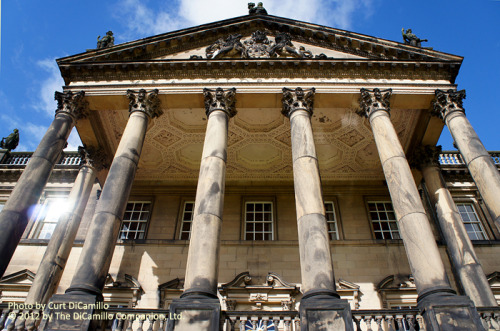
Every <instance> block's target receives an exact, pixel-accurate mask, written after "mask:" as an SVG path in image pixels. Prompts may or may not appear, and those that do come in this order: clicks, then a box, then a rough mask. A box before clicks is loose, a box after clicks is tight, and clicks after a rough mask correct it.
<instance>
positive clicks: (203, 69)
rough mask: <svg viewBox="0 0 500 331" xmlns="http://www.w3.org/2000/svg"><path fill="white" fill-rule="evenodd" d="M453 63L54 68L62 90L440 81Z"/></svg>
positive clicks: (246, 62) (159, 63)
mask: <svg viewBox="0 0 500 331" xmlns="http://www.w3.org/2000/svg"><path fill="white" fill-rule="evenodd" d="M459 67H460V63H459V62H414V61H389V60H363V59H343V60H342V59H223V60H196V59H193V60H156V61H135V62H121V61H118V62H106V63H73V64H64V65H60V70H61V73H62V76H63V78H64V80H65V83H66V84H69V83H70V82H78V81H92V82H96V81H97V82H98V81H112V80H118V81H120V80H138V79H155V80H157V79H196V78H200V79H214V78H264V79H265V78H315V79H318V78H353V79H405V80H436V81H439V80H444V81H450V82H451V83H454V80H455V77H456V76H457V74H458V69H459Z"/></svg>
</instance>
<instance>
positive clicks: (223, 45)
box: [205, 30, 327, 59]
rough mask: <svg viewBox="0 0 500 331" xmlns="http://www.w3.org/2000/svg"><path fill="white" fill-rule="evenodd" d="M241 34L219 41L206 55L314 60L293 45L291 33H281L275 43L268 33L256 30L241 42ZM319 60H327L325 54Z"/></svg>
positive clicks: (300, 48)
mask: <svg viewBox="0 0 500 331" xmlns="http://www.w3.org/2000/svg"><path fill="white" fill-rule="evenodd" d="M241 38H242V36H241V34H232V35H230V36H228V37H227V38H226V39H225V40H224V39H223V38H220V39H218V40H217V41H216V42H215V43H213V44H212V45H210V46H209V47H207V49H206V50H205V53H206V54H207V59H218V58H273V57H295V58H301V59H302V58H304V59H312V58H313V54H312V53H311V51H308V50H306V49H305V48H304V46H300V47H299V49H297V48H296V47H295V46H294V45H293V43H292V36H291V35H290V34H289V33H286V32H281V33H279V34H277V35H276V36H275V38H274V41H270V40H269V38H268V35H267V33H266V32H264V31H261V30H256V31H255V32H253V33H252V36H251V38H250V39H248V40H246V41H244V42H243V43H242V42H241ZM316 57H317V58H319V59H326V58H327V56H326V55H325V54H320V55H317V56H316Z"/></svg>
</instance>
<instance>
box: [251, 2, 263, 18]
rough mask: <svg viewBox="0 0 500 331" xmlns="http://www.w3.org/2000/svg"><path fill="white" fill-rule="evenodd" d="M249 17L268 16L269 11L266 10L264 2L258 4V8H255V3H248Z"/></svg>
mask: <svg viewBox="0 0 500 331" xmlns="http://www.w3.org/2000/svg"><path fill="white" fill-rule="evenodd" d="M248 15H267V10H266V9H265V8H264V5H263V3H262V2H259V3H258V4H257V8H255V3H254V2H249V3H248Z"/></svg>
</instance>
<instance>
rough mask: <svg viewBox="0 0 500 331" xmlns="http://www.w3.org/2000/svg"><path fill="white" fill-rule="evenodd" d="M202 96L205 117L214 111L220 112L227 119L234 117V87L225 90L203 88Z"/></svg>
mask: <svg viewBox="0 0 500 331" xmlns="http://www.w3.org/2000/svg"><path fill="white" fill-rule="evenodd" d="M203 95H204V96H205V112H206V114H207V117H208V115H210V113H211V112H213V111H214V110H222V111H224V112H225V113H226V114H227V115H228V116H229V117H233V116H234V115H236V107H235V104H236V96H235V95H236V89H235V88H234V87H233V88H230V89H227V90H224V89H222V88H220V87H218V88H216V89H215V90H213V89H208V88H204V89H203Z"/></svg>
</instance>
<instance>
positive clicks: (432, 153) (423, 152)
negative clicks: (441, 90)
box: [410, 145, 442, 170]
mask: <svg viewBox="0 0 500 331" xmlns="http://www.w3.org/2000/svg"><path fill="white" fill-rule="evenodd" d="M441 152H442V147H441V146H430V145H425V146H420V147H418V148H417V149H415V151H414V152H413V155H412V157H411V158H410V165H411V166H412V167H415V168H417V169H419V170H422V168H423V167H426V166H440V163H439V156H440V155H441Z"/></svg>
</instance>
